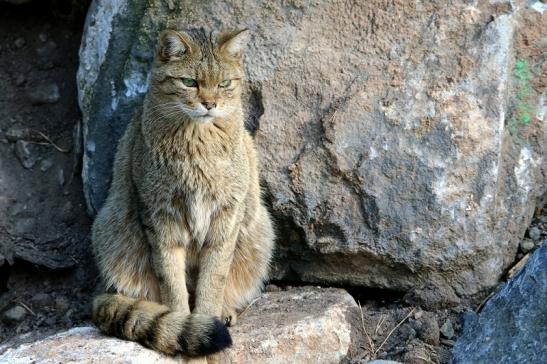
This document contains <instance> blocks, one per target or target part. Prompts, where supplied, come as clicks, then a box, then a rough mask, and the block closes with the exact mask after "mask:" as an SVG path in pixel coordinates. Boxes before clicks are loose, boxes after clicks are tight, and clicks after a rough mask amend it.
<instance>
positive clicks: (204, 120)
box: [192, 115, 215, 124]
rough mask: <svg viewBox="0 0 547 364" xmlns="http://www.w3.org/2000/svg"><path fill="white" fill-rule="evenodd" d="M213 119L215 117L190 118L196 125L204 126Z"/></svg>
mask: <svg viewBox="0 0 547 364" xmlns="http://www.w3.org/2000/svg"><path fill="white" fill-rule="evenodd" d="M214 118H215V117H214V116H212V115H203V116H198V117H195V118H192V120H193V121H195V122H196V123H198V124H206V123H208V122H211V121H212V120H213V119H214Z"/></svg>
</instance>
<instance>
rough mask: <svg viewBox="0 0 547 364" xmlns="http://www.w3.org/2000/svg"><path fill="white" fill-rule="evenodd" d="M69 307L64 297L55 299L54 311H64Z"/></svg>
mask: <svg viewBox="0 0 547 364" xmlns="http://www.w3.org/2000/svg"><path fill="white" fill-rule="evenodd" d="M69 307H70V302H69V301H68V299H67V298H66V297H65V296H58V297H57V298H56V299H55V309H56V310H59V311H66V310H68V308H69Z"/></svg>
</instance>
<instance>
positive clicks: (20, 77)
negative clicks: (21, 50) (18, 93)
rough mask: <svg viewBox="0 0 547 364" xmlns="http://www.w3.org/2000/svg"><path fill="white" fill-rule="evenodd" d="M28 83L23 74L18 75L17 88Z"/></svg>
mask: <svg viewBox="0 0 547 364" xmlns="http://www.w3.org/2000/svg"><path fill="white" fill-rule="evenodd" d="M25 82H26V79H25V76H24V75H22V74H19V75H17V78H16V79H15V86H23V85H24V84H25Z"/></svg>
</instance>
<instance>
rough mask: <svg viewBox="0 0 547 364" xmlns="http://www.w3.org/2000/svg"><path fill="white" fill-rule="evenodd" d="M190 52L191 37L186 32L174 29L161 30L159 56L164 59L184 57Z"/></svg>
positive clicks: (170, 59)
mask: <svg viewBox="0 0 547 364" xmlns="http://www.w3.org/2000/svg"><path fill="white" fill-rule="evenodd" d="M190 52H192V46H191V45H190V38H189V37H188V36H187V35H186V34H184V33H183V32H177V31H176V30H172V29H167V30H164V31H163V32H161V34H160V49H159V51H158V57H159V58H160V59H161V60H162V61H174V60H177V59H182V57H184V56H185V55H186V54H188V53H190Z"/></svg>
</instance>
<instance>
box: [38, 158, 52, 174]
mask: <svg viewBox="0 0 547 364" xmlns="http://www.w3.org/2000/svg"><path fill="white" fill-rule="evenodd" d="M52 166H53V160H52V159H51V158H47V159H43V160H42V161H41V162H40V170H41V171H42V172H46V171H47V170H48V169H50V168H51V167H52Z"/></svg>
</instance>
